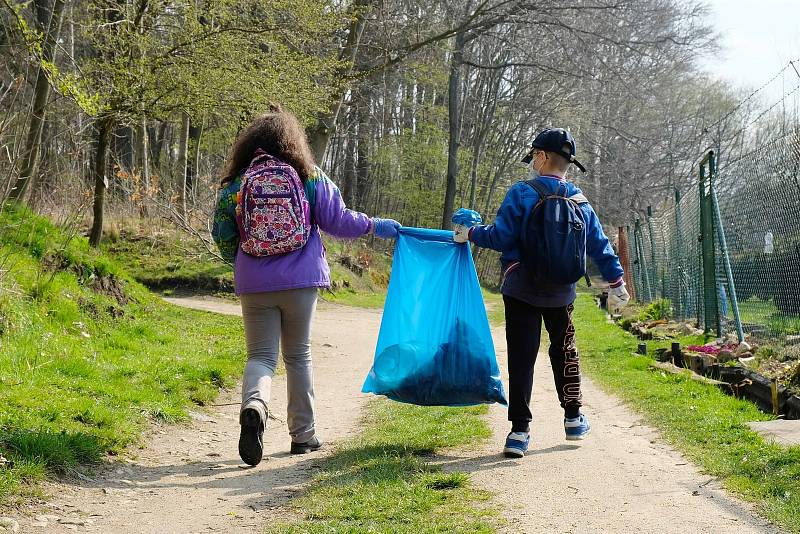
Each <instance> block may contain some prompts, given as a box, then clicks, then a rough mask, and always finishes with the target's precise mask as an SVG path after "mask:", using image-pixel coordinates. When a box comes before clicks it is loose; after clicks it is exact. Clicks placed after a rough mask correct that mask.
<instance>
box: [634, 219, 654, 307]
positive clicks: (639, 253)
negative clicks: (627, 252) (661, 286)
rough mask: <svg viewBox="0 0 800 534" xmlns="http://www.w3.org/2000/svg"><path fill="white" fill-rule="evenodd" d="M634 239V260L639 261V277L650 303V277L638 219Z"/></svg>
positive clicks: (640, 222)
mask: <svg viewBox="0 0 800 534" xmlns="http://www.w3.org/2000/svg"><path fill="white" fill-rule="evenodd" d="M634 239H635V242H636V259H637V260H639V277H640V279H641V280H642V282H643V285H644V291H645V296H646V298H647V302H652V300H653V291H652V288H651V287H650V275H649V274H648V268H647V261H646V260H645V255H644V238H643V237H642V221H641V220H640V219H636V223H635V226H634Z"/></svg>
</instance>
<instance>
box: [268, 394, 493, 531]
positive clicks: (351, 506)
mask: <svg viewBox="0 0 800 534" xmlns="http://www.w3.org/2000/svg"><path fill="white" fill-rule="evenodd" d="M485 413H486V406H479V407H474V408H443V407H421V406H411V405H407V404H399V403H396V402H391V401H387V400H383V399H378V400H375V401H373V402H372V403H371V404H370V405H369V408H368V411H367V415H366V418H365V421H364V430H363V431H362V433H361V434H360V435H359V436H358V437H356V438H353V439H352V440H350V441H348V442H346V443H344V444H343V445H341V446H340V447H339V448H338V449H337V451H336V452H335V453H334V454H333V456H331V457H330V458H329V459H327V460H326V461H325V463H324V465H323V468H322V472H321V473H320V474H319V475H317V477H316V479H315V480H314V481H312V483H311V484H309V486H308V490H307V492H306V493H305V495H303V496H302V497H300V498H299V499H298V500H296V501H294V502H293V507H294V508H295V509H296V510H297V512H298V513H299V514H300V515H301V517H302V519H301V520H299V521H297V522H287V523H283V524H279V525H275V526H273V527H271V528H270V529H269V530H268V532H270V533H300V532H303V533H316V532H319V533H322V532H376V533H396V532H397V533H400V532H406V533H414V534H416V533H424V532H459V533H467V532H470V533H484V532H494V531H495V527H496V525H497V521H498V518H497V517H496V516H495V514H494V513H493V512H492V511H491V509H489V508H487V507H486V506H484V505H483V502H484V501H486V500H487V499H488V497H489V494H487V493H485V492H482V491H479V490H476V489H474V488H472V487H471V486H470V482H469V474H468V473H463V472H458V471H455V472H446V471H443V470H442V469H441V468H440V467H438V466H436V465H435V464H433V463H432V462H431V460H433V459H434V458H433V456H432V455H434V454H435V453H436V452H437V451H439V450H441V449H445V448H452V447H467V446H472V445H474V444H475V443H477V442H479V441H480V440H482V439H485V438H487V437H489V436H490V435H491V430H490V429H489V427H488V425H487V423H486V420H485V418H484V417H483V415H484V414H485Z"/></svg>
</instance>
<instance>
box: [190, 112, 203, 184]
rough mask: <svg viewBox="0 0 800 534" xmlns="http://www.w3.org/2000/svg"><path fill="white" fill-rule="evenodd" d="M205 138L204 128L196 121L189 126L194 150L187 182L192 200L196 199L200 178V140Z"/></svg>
mask: <svg viewBox="0 0 800 534" xmlns="http://www.w3.org/2000/svg"><path fill="white" fill-rule="evenodd" d="M202 136H203V126H202V125H200V126H198V125H197V124H195V123H194V121H192V122H190V124H189V146H190V147H191V148H192V156H191V158H189V167H188V169H187V171H186V172H187V175H188V178H187V181H188V182H189V186H188V189H189V193H190V195H191V197H192V199H194V198H196V191H197V182H198V180H199V178H200V139H201V138H202Z"/></svg>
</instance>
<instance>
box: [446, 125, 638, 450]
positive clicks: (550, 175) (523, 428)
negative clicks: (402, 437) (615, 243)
mask: <svg viewBox="0 0 800 534" xmlns="http://www.w3.org/2000/svg"><path fill="white" fill-rule="evenodd" d="M522 161H523V162H524V163H526V164H529V166H530V176H529V180H527V181H520V182H517V183H516V184H514V185H513V186H511V188H510V189H509V190H508V192H507V193H506V197H505V199H504V200H503V203H502V205H501V206H500V209H499V210H498V211H497V217H496V219H495V222H494V224H490V225H474V223H472V222H470V221H474V220H476V219H477V220H480V215H478V214H477V213H475V212H473V211H472V210H463V209H462V210H459V213H457V214H456V216H454V218H453V222H454V223H456V225H455V232H454V237H453V239H454V240H455V241H456V242H457V243H465V242H467V241H471V242H472V243H474V244H475V245H477V246H479V247H484V248H491V249H494V250H497V251H499V252H502V256H501V259H500V261H501V264H502V269H503V281H502V285H501V292H502V294H503V302H504V304H505V312H506V342H507V345H508V375H509V403H508V419H509V421H511V432H510V433H509V434H508V437H507V438H506V443H505V447H504V449H503V452H504V454H505V455H506V456H508V457H513V458H521V457H522V456H524V455H525V452H527V450H528V445H529V443H530V422H531V420H532V417H531V411H530V400H531V392H532V389H533V368H534V364H535V363H536V355H537V353H538V351H539V342H540V336H541V328H542V321H544V326H545V328H546V329H547V332H548V334H549V336H550V350H549V355H550V363H551V365H552V368H553V375H554V378H555V383H556V391H557V392H558V399H559V401H560V402H561V407H562V408H563V409H564V430H565V433H566V438H567V439H568V440H580V439H583V438H585V437H586V435H587V434H588V433H589V430H590V428H591V427H590V425H589V421H588V419H587V418H586V416H585V415H583V414H582V413H581V411H580V408H581V390H580V362H579V358H578V350H577V348H576V347H575V327H574V325H573V323H572V310H573V301H574V300H575V284H574V283H573V284H560V283H555V282H548V281H542V280H537V281H536V282H534V281H533V280H532V277H531V276H530V274H529V273H528V272H527V271H526V268H525V266H524V265H523V264H522V262H521V259H522V255H521V253H520V248H521V246H522V241H521V232H523V231H524V230H525V228H526V226H525V225H526V223H527V217H528V216H530V214H531V212H532V211H533V209H534V207H535V206H536V205H537V203H539V201H540V194H539V192H538V191H537V188H538V189H539V190H541V191H546V192H548V193H549V194H551V195H556V194H557V195H559V196H562V195H563V196H566V197H572V198H573V200H576V201H577V202H578V204H577V205H578V206H579V208H580V210H581V212H582V214H583V219H584V221H585V225H586V255H587V256H589V257H590V258H592V260H593V261H594V262H595V264H596V265H597V267H598V268H599V269H600V272H601V274H602V275H603V278H604V279H605V280H606V281H607V282H608V283H609V296H608V306H609V308H610V309H614V308H620V307H622V306H624V305H625V304H627V302H628V300H629V299H630V297H629V295H628V292H627V291H626V290H625V283H624V282H623V280H622V275H623V271H622V267H621V265H620V263H619V259H618V258H617V255H616V254H615V253H614V250H613V249H612V247H611V244H610V243H609V241H608V238H607V237H606V235H605V234H604V233H603V228H602V226H601V225H600V221H599V219H598V218H597V215H596V214H595V212H594V210H593V209H592V207H591V206H590V205H589V203H588V202H586V199H585V197H583V195H582V193H581V190H580V189H579V188H578V187H577V186H575V185H574V184H572V183H570V182H567V181H566V178H565V176H566V171H567V168H568V167H569V165H570V163H572V164H574V165H575V166H577V167H578V168H579V169H580V170H581V171H583V172H586V169H585V168H584V167H583V165H581V164H580V162H578V161H577V160H576V159H575V140H574V139H573V138H572V135H570V133H569V132H567V131H566V130H564V129H562V128H548V129H546V130H544V131H543V132H541V133H539V134H538V135H537V136H536V138H535V139H534V140H533V143H532V146H531V150H530V152H529V153H528V154H527V155H526V156H525V158H524V159H523V160H522ZM564 190H566V193H564Z"/></svg>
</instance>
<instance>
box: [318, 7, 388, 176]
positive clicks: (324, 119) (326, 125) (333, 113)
mask: <svg viewBox="0 0 800 534" xmlns="http://www.w3.org/2000/svg"><path fill="white" fill-rule="evenodd" d="M374 3H375V0H356V1H355V2H354V3H353V6H352V12H353V14H354V17H353V19H352V21H351V22H350V29H349V32H348V33H347V41H346V42H345V44H344V47H343V48H342V51H341V53H340V54H339V59H340V60H343V61H346V62H347V64H348V66H347V67H346V69H347V71H346V72H342V73H341V75H342V77H346V76H348V75H349V74H350V73H351V72H352V70H353V64H354V63H355V60H356V54H357V53H358V45H359V42H360V41H361V34H362V33H363V32H364V26H366V23H367V15H369V8H370V7H372V5H373V4H374ZM346 91H347V87H346V86H344V85H343V86H342V89H341V90H340V91H339V94H338V95H336V100H335V102H334V105H333V106H332V108H331V109H330V110H329V111H328V112H327V113H324V114H322V115H320V116H318V117H317V124H316V125H314V126H313V127H312V128H310V129H309V130H308V132H307V134H308V141H309V143H310V144H311V150H312V151H313V152H314V157H315V158H316V160H317V161H318V162H321V161H322V160H323V159H324V158H325V151H326V150H327V148H328V142H329V141H330V139H331V136H332V135H333V133H334V131H335V130H336V120H337V119H338V117H339V112H340V111H341V109H342V104H343V102H344V97H345V94H346Z"/></svg>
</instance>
